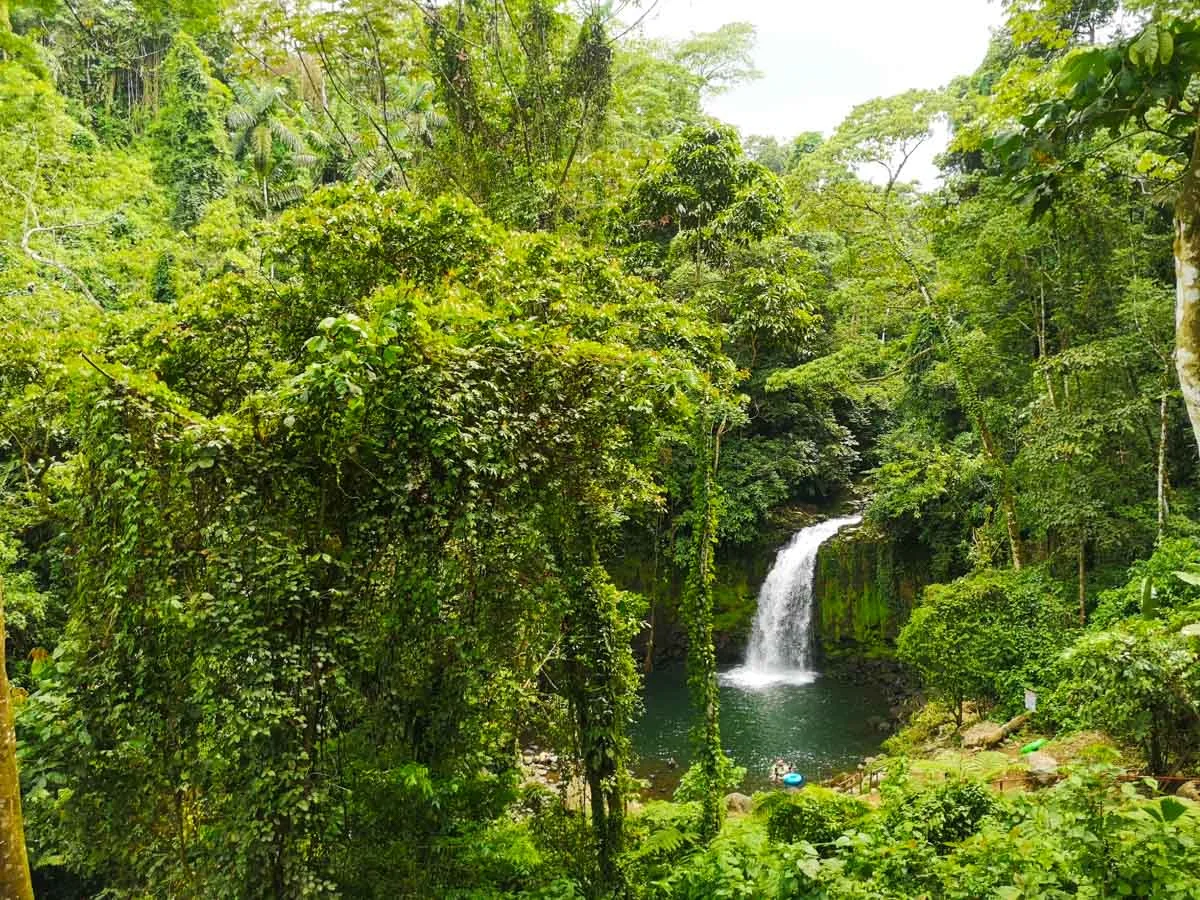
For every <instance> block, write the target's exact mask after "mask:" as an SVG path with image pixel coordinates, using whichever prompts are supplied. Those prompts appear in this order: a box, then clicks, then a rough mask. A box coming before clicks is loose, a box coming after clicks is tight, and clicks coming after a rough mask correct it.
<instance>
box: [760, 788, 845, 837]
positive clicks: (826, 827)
mask: <svg viewBox="0 0 1200 900" xmlns="http://www.w3.org/2000/svg"><path fill="white" fill-rule="evenodd" d="M762 807H763V809H764V810H765V811H766V814H767V837H768V838H770V840H771V841H773V842H774V843H777V844H794V843H796V842H797V841H808V843H810V844H814V845H816V844H830V843H832V842H833V841H835V840H836V839H837V837H838V836H839V835H840V834H841V833H842V832H843V831H845V830H846V829H847V828H848V827H849V826H850V825H851V824H852V823H853V822H855V821H856V820H858V819H860V818H862V816H863V815H864V813H865V812H866V811H867V809H866V806H865V805H864V804H862V803H860V802H859V801H857V800H855V799H853V798H851V797H847V796H846V795H844V794H838V793H835V792H833V791H827V790H823V789H821V788H807V789H805V790H804V791H801V792H799V793H795V794H786V793H775V794H770V795H768V796H767V797H766V798H765V799H764V801H763V802H762Z"/></svg>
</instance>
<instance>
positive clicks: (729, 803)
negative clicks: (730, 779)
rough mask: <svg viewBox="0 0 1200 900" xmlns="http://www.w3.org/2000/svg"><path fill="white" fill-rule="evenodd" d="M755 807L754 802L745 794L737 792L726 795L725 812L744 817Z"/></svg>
mask: <svg viewBox="0 0 1200 900" xmlns="http://www.w3.org/2000/svg"><path fill="white" fill-rule="evenodd" d="M753 807H754V801H753V800H751V799H750V798H749V797H747V796H746V795H745V794H739V793H737V792H736V791H735V792H734V793H732V794H726V795H725V811H726V812H729V813H733V814H734V815H739V816H744V815H746V814H747V813H749V812H750V810H751V809H752V808H753Z"/></svg>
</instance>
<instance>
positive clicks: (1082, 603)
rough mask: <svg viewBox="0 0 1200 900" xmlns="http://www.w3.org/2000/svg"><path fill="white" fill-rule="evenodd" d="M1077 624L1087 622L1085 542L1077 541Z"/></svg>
mask: <svg viewBox="0 0 1200 900" xmlns="http://www.w3.org/2000/svg"><path fill="white" fill-rule="evenodd" d="M1079 624H1080V625H1086V624H1087V542H1086V541H1084V540H1083V539H1082V538H1081V539H1080V541H1079Z"/></svg>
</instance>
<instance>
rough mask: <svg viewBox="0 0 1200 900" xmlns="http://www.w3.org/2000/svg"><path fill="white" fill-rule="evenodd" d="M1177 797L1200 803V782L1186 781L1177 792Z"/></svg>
mask: <svg viewBox="0 0 1200 900" xmlns="http://www.w3.org/2000/svg"><path fill="white" fill-rule="evenodd" d="M1175 796H1176V797H1182V798H1183V799H1184V800H1195V801H1196V802H1197V803H1200V781H1185V782H1184V783H1183V784H1182V785H1180V787H1179V790H1177V791H1176V792H1175Z"/></svg>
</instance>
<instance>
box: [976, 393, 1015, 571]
mask: <svg viewBox="0 0 1200 900" xmlns="http://www.w3.org/2000/svg"><path fill="white" fill-rule="evenodd" d="M964 394H965V395H966V396H968V397H971V398H972V399H971V400H970V401H969V402H970V403H971V405H972V406H974V407H976V409H977V411H978V412H977V414H976V417H975V418H976V422H977V426H978V428H979V438H980V440H981V441H982V443H983V450H984V453H986V454H987V457H988V459H989V460H990V461H991V463H992V464H993V465H994V466H995V467H996V468H997V469H999V470H1000V510H1001V512H1002V513H1003V514H1004V528H1005V530H1006V531H1007V532H1008V545H1009V548H1010V549H1011V551H1012V565H1013V568H1014V569H1016V570H1017V571H1020V569H1021V566H1022V565H1023V563H1024V561H1025V557H1024V554H1023V553H1022V551H1021V526H1020V523H1019V522H1018V521H1017V501H1016V498H1015V497H1014V496H1013V489H1012V478H1011V476H1010V474H1009V467H1008V464H1007V463H1006V462H1005V461H1004V457H1003V456H1001V455H1000V448H999V447H997V446H996V441H995V439H994V438H993V437H992V429H991V428H989V427H988V423H987V420H986V419H984V417H983V405H982V404H981V403H980V402H979V401H978V398H977V397H976V396H975V394H974V389H973V388H971V390H970V392H969V393H968V392H964Z"/></svg>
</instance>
